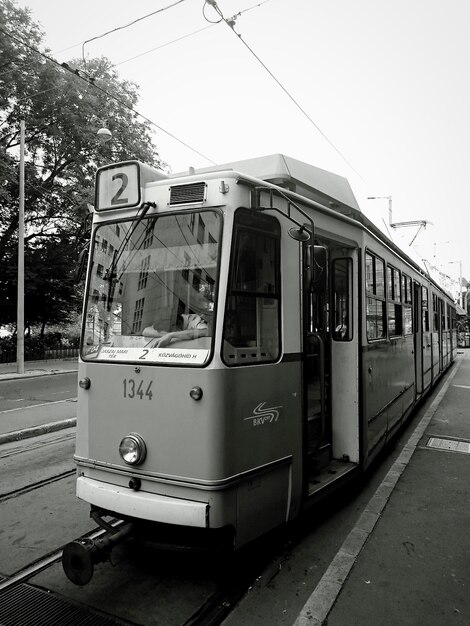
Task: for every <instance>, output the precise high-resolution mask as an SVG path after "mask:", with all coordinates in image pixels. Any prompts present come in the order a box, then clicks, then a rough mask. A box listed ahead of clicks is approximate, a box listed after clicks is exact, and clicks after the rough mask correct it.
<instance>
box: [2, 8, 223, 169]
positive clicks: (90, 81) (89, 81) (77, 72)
mask: <svg viewBox="0 0 470 626" xmlns="http://www.w3.org/2000/svg"><path fill="white" fill-rule="evenodd" d="M181 1H182V0H181ZM0 32H1V33H3V34H4V35H6V36H7V37H10V38H11V39H13V41H16V42H17V43H19V44H20V45H22V46H25V47H26V48H28V49H29V50H31V51H32V52H34V53H36V54H38V55H40V56H41V57H42V58H44V59H46V60H47V61H49V62H50V63H53V64H54V65H56V66H58V67H60V68H61V69H62V70H66V71H68V72H70V73H71V74H75V75H76V76H77V77H78V78H79V79H80V80H83V81H84V82H86V83H87V84H88V85H91V86H92V87H94V88H95V89H97V90H98V91H101V92H102V93H103V94H105V95H106V96H107V97H108V98H111V99H112V100H114V101H115V102H118V103H119V104H120V105H121V106H123V107H125V108H126V109H128V110H129V111H131V112H132V113H134V114H135V115H137V116H139V117H140V118H142V119H143V120H145V121H146V122H148V123H149V124H150V125H152V126H154V127H155V128H158V130H160V131H161V132H163V133H165V134H166V135H168V137H171V138H172V139H174V140H175V141H177V142H178V143H180V144H181V145H183V146H184V147H185V148H188V149H189V150H191V151H192V152H194V153H195V154H198V155H199V156H200V157H202V158H203V159H205V160H206V161H209V163H212V165H216V163H215V162H214V161H213V160H212V159H210V158H209V157H208V156H206V155H205V154H203V153H202V152H199V150H196V148H193V147H192V146H190V145H189V144H188V143H186V142H185V141H183V140H182V139H180V138H179V137H177V136H176V135H174V134H173V133H171V132H170V131H168V130H166V129H165V128H163V127H162V126H160V125H159V124H157V123H156V122H154V121H153V120H151V119H150V118H149V117H147V116H146V115H143V114H142V113H140V112H139V111H137V110H136V109H134V108H133V107H132V106H131V105H129V104H127V102H124V101H123V100H121V99H120V98H118V97H117V96H115V95H114V94H112V93H110V92H109V91H107V90H106V89H104V88H103V87H100V86H99V85H97V84H96V81H95V80H94V79H91V78H90V77H89V76H88V75H87V76H83V73H82V72H81V71H80V70H78V69H73V68H72V67H70V66H69V65H68V64H67V63H59V61H57V60H56V59H54V58H53V57H51V56H49V55H47V54H45V53H44V52H41V51H40V50H38V49H37V48H35V47H34V46H31V44H28V43H26V42H25V41H23V40H22V39H20V38H19V37H17V36H15V35H13V33H10V32H8V31H7V30H5V29H4V28H2V27H0Z"/></svg>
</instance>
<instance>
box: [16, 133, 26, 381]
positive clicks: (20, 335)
mask: <svg viewBox="0 0 470 626" xmlns="http://www.w3.org/2000/svg"><path fill="white" fill-rule="evenodd" d="M24 135H25V123H24V120H21V122H20V197H19V211H18V302H17V315H16V371H17V373H18V374H24Z"/></svg>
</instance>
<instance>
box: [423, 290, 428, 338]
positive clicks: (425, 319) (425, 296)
mask: <svg viewBox="0 0 470 626" xmlns="http://www.w3.org/2000/svg"><path fill="white" fill-rule="evenodd" d="M421 293H422V309H423V331H424V332H429V310H428V288H427V287H422V292H421Z"/></svg>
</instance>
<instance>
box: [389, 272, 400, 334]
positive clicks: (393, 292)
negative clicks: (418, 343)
mask: <svg viewBox="0 0 470 626" xmlns="http://www.w3.org/2000/svg"><path fill="white" fill-rule="evenodd" d="M387 283H388V293H387V296H388V304H387V318H388V334H389V336H390V337H396V336H398V335H401V334H402V333H403V317H402V315H403V312H402V305H401V281H400V271H399V270H397V269H396V268H395V267H392V266H391V265H389V266H387Z"/></svg>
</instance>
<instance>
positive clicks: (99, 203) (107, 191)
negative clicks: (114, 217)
mask: <svg viewBox="0 0 470 626" xmlns="http://www.w3.org/2000/svg"><path fill="white" fill-rule="evenodd" d="M139 174H140V172H139V164H138V163H136V162H135V163H132V162H130V163H118V164H117V165H113V166H111V167H106V168H103V169H101V170H98V172H97V175H96V201H95V202H96V206H95V208H96V210H97V211H105V210H108V209H120V208H124V207H132V206H138V205H139V204H140V196H141V191H140V175H139Z"/></svg>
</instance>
